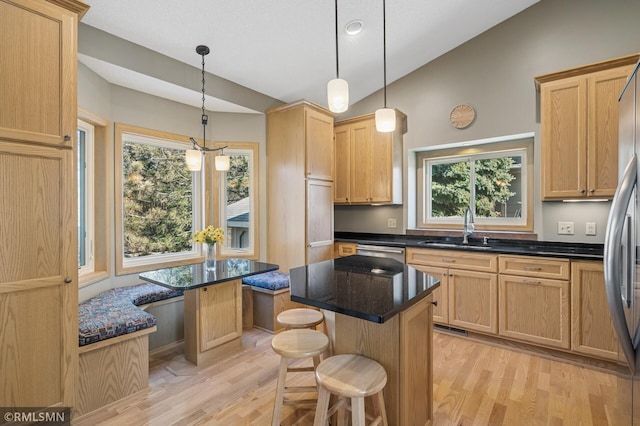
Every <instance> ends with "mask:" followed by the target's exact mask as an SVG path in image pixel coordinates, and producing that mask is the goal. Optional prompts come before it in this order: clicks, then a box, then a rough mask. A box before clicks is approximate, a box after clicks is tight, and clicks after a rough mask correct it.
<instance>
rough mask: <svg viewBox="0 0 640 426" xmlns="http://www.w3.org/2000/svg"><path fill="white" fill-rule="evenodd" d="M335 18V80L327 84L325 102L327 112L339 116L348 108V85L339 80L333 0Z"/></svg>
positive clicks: (345, 81) (336, 1) (336, 15)
mask: <svg viewBox="0 0 640 426" xmlns="http://www.w3.org/2000/svg"><path fill="white" fill-rule="evenodd" d="M335 9H336V13H335V17H336V78H334V79H333V80H331V81H329V83H327V101H328V104H329V110H330V111H331V112H335V113H336V114H339V113H341V112H345V111H346V110H347V109H348V108H349V83H347V80H343V79H341V78H340V65H339V64H340V62H339V59H338V0H335Z"/></svg>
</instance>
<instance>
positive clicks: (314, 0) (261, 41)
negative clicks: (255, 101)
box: [79, 0, 538, 112]
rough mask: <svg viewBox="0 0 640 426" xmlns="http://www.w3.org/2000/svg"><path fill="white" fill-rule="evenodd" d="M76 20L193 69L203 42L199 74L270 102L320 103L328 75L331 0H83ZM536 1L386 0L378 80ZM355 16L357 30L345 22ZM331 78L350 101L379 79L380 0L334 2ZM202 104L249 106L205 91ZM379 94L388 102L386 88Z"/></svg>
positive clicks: (115, 75) (153, 88) (187, 94)
mask: <svg viewBox="0 0 640 426" xmlns="http://www.w3.org/2000/svg"><path fill="white" fill-rule="evenodd" d="M85 1H86V2H87V3H88V4H90V6H91V8H90V9H89V12H88V13H87V14H86V15H85V17H84V18H83V20H82V22H84V23H85V24H87V25H89V26H92V27H95V28H98V29H100V30H103V31H105V32H107V33H110V34H113V35H115V36H117V37H120V38H123V39H125V40H128V41H131V42H133V43H135V44H138V45H141V46H143V47H146V48H148V49H151V50H153V51H156V52H159V53H161V54H163V55H166V56H169V57H171V58H174V59H176V60H178V61H181V62H184V63H186V64H188V65H192V66H194V67H196V68H198V69H200V68H201V59H202V58H201V56H200V55H198V54H197V53H196V52H195V47H196V46H197V45H199V44H205V45H207V46H209V47H210V49H211V53H210V54H209V55H208V56H206V58H205V62H206V66H205V69H206V71H207V72H209V73H212V74H215V75H217V76H220V77H222V78H225V79H227V80H230V81H233V82H235V83H237V84H240V85H242V86H245V87H247V88H250V89H252V90H255V91H257V92H260V93H263V94H265V95H268V96H271V97H273V98H276V99H279V100H281V101H283V102H293V101H296V100H299V99H307V100H309V101H312V102H315V103H318V104H320V105H325V106H326V105H327V100H326V84H327V82H328V81H329V80H330V79H332V78H335V75H336V63H335V20H334V19H335V18H334V5H335V3H334V1H332V0H181V1H175V0H171V1H169V0H136V1H131V0H85ZM537 1H538V0H484V1H480V0H387V5H386V11H387V12H386V14H387V19H386V28H387V43H386V45H387V83H388V84H390V83H391V82H393V81H395V80H397V79H399V78H401V77H403V76H405V75H407V74H409V73H411V72H412V71H414V70H415V69H417V68H419V67H421V66H423V65H425V64H427V63H428V62H430V61H432V60H433V59H435V58H437V57H438V56H440V55H442V54H444V53H446V52H448V51H449V50H452V49H454V48H455V47H457V46H459V45H460V44H462V43H464V42H466V41H467V40H469V39H471V38H473V37H475V36H477V35H478V34H480V33H482V32H484V31H486V30H487V29H489V28H491V27H493V26H495V25H497V24H498V23H500V22H502V21H504V20H506V19H508V18H510V17H511V16H513V15H515V14H517V13H518V12H520V11H522V10H524V9H526V8H527V7H529V6H531V5H532V4H535V3H536V2H537ZM354 19H360V20H362V21H363V23H364V26H363V30H362V32H361V33H360V34H359V35H357V36H349V35H347V34H346V33H345V31H344V28H345V25H346V24H347V23H348V22H349V21H351V20H354ZM338 20H339V24H338V25H339V52H340V77H341V78H344V79H346V80H347V81H348V82H349V89H350V102H351V103H355V102H357V101H359V100H361V99H363V98H364V97H366V96H368V95H370V94H372V93H374V92H376V91H378V90H379V89H381V88H382V86H383V60H382V58H383V38H382V0H376V1H374V0H338ZM79 59H80V61H81V62H82V63H84V64H85V65H87V66H88V67H89V68H91V69H93V70H94V71H95V72H97V73H98V74H100V75H101V76H102V77H103V78H105V79H106V80H108V81H109V82H111V83H113V84H117V85H120V86H125V87H128V88H131V89H135V90H139V91H142V92H145V93H151V94H153V95H156V96H161V97H164V98H167V99H172V100H175V101H177V102H182V103H185V104H189V105H193V106H197V107H200V106H201V94H200V93H198V92H194V91H193V90H188V89H185V88H183V87H179V86H176V85H174V84H170V83H167V82H163V81H161V80H158V79H157V78H152V77H149V76H146V75H144V74H141V73H139V72H134V71H132V70H130V69H127V68H126V67H122V66H116V65H113V64H109V63H108V62H105V61H103V60H100V59H96V58H93V57H90V56H88V55H86V54H84V55H80V58H79ZM207 94H208V96H207V109H208V110H211V111H228V112H254V111H252V110H250V109H247V108H245V107H244V106H241V105H234V104H232V103H230V102H226V101H223V100H219V99H214V97H215V87H212V85H210V84H209V83H207ZM388 97H389V100H390V101H391V100H392V99H393V97H392V94H391V93H388Z"/></svg>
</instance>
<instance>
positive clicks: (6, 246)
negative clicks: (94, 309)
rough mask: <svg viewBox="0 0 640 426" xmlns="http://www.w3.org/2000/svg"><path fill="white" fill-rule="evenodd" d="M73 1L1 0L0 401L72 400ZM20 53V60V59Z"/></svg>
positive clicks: (76, 14) (78, 5)
mask: <svg viewBox="0 0 640 426" xmlns="http://www.w3.org/2000/svg"><path fill="white" fill-rule="evenodd" d="M86 9H88V6H87V5H86V4H84V3H82V2H79V1H73V0H65V1H55V0H52V1H50V2H43V1H30V0H16V1H0V64H2V65H1V67H2V72H1V74H2V78H0V111H2V112H1V113H0V200H2V201H1V202H0V216H1V217H2V221H1V222H0V235H2V238H0V253H2V259H3V265H5V266H6V267H2V268H0V340H1V341H2V345H0V406H3V407H47V406H66V407H72V406H74V387H75V385H76V381H77V371H78V318H77V315H78V263H77V262H78V253H77V225H78V224H77V193H76V175H75V169H76V166H75V164H76V151H75V142H76V140H75V139H76V136H75V135H76V117H77V97H76V85H77V77H76V76H77V45H76V43H77V42H76V38H77V25H78V20H79V18H80V17H81V16H82V14H83V13H84V12H85V11H86ZM26 58H28V60H27V59H26Z"/></svg>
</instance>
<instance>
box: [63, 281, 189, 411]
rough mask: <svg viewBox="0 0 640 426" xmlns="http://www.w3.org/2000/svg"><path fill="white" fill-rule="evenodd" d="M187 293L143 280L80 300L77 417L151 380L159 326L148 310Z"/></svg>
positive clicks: (131, 391) (133, 390)
mask: <svg viewBox="0 0 640 426" xmlns="http://www.w3.org/2000/svg"><path fill="white" fill-rule="evenodd" d="M182 294H183V292H182V291H181V290H172V289H168V288H165V287H162V286H159V285H156V284H141V285H135V286H130V287H121V288H115V289H111V290H108V291H105V292H104V293H101V294H99V295H97V296H95V297H92V298H90V299H87V300H85V301H83V302H81V303H80V305H79V309H78V325H79V342H78V343H79V346H80V348H79V380H78V386H77V388H76V404H75V413H74V415H75V416H76V417H77V416H81V415H83V414H86V413H89V412H91V411H93V410H96V409H98V408H100V407H102V406H104V405H107V404H109V403H111V402H114V401H117V400H119V399H121V398H124V397H125V396H127V395H131V394H132V393H135V392H137V391H139V390H142V389H144V388H146V387H147V386H148V385H149V334H150V333H153V332H155V331H156V324H157V320H156V317H155V316H154V315H152V314H150V313H148V312H146V311H145V310H144V309H145V308H146V307H147V306H149V305H150V304H153V303H155V302H158V301H161V300H166V299H171V298H175V297H180V296H182Z"/></svg>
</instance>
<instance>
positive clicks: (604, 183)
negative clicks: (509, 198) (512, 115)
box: [535, 55, 638, 200]
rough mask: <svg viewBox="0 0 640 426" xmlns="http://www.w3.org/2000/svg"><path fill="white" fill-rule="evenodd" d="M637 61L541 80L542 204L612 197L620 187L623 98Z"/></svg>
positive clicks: (623, 60)
mask: <svg viewBox="0 0 640 426" xmlns="http://www.w3.org/2000/svg"><path fill="white" fill-rule="evenodd" d="M637 59H638V55H632V56H627V57H624V58H618V59H614V60H611V61H606V62H599V63H596V64H591V65H586V66H583V67H579V68H574V69H570V70H566V71H561V72H557V73H553V74H547V75H543V76H539V77H536V79H535V80H536V85H537V86H538V88H539V90H540V129H541V138H542V191H541V192H542V199H543V200H566V199H586V198H610V197H613V195H614V193H615V189H616V186H617V183H618V96H619V95H620V92H621V91H622V88H623V87H624V84H625V82H626V79H627V77H628V75H629V74H630V73H631V71H632V69H633V64H635V63H636V61H637Z"/></svg>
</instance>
